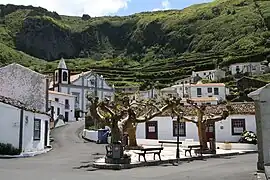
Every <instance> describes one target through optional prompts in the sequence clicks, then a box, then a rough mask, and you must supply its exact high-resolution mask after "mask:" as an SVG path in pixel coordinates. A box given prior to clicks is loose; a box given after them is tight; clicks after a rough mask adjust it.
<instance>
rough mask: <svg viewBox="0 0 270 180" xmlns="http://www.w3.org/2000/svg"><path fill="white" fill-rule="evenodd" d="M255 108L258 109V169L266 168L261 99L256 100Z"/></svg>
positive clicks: (256, 115)
mask: <svg viewBox="0 0 270 180" xmlns="http://www.w3.org/2000/svg"><path fill="white" fill-rule="evenodd" d="M255 110H256V114H255V117H256V134H257V139H258V144H257V146H258V162H257V169H258V170H264V160H263V159H264V158H263V141H262V139H263V138H262V123H261V110H260V103H259V101H255Z"/></svg>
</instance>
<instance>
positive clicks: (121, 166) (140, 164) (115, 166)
mask: <svg viewBox="0 0 270 180" xmlns="http://www.w3.org/2000/svg"><path fill="white" fill-rule="evenodd" d="M257 152H258V151H247V152H241V153H239V152H235V153H227V154H213V155H210V156H204V157H199V156H196V157H190V158H183V159H179V161H180V162H181V161H193V160H203V159H208V158H220V157H226V156H235V155H244V154H251V153H257ZM177 162H178V159H168V160H161V161H148V162H138V163H134V164H99V163H94V164H93V167H94V168H98V169H111V170H121V169H131V168H138V167H145V166H159V165H161V164H174V163H177Z"/></svg>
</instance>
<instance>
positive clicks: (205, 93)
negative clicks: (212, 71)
mask: <svg viewBox="0 0 270 180" xmlns="http://www.w3.org/2000/svg"><path fill="white" fill-rule="evenodd" d="M210 84H211V83H209V85H208V86H206V85H199V84H196V85H191V87H190V91H191V92H190V94H191V98H197V97H198V96H197V88H201V89H202V95H201V96H200V97H209V96H212V97H217V98H218V99H222V100H226V87H225V86H214V85H210ZM208 88H212V93H208ZM214 88H218V91H219V94H218V95H215V94H214Z"/></svg>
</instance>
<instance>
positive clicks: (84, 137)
mask: <svg viewBox="0 0 270 180" xmlns="http://www.w3.org/2000/svg"><path fill="white" fill-rule="evenodd" d="M81 137H82V139H84V140H85V141H88V142H93V143H96V141H94V140H90V139H87V138H85V137H84V136H81Z"/></svg>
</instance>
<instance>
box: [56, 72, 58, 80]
mask: <svg viewBox="0 0 270 180" xmlns="http://www.w3.org/2000/svg"><path fill="white" fill-rule="evenodd" d="M57 81H58V73H57V72H56V73H55V82H57Z"/></svg>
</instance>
